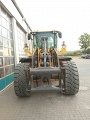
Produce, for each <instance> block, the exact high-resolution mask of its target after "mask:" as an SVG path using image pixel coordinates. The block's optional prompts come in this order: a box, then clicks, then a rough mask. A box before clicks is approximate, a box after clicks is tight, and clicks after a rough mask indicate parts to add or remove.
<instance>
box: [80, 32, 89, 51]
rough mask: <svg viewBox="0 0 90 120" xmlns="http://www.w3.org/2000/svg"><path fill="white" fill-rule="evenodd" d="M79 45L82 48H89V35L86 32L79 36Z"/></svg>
mask: <svg viewBox="0 0 90 120" xmlns="http://www.w3.org/2000/svg"><path fill="white" fill-rule="evenodd" d="M79 46H80V47H81V49H83V50H87V49H88V48H90V35H89V34H87V33H84V34H83V35H81V36H80V37H79Z"/></svg>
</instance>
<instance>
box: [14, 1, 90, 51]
mask: <svg viewBox="0 0 90 120" xmlns="http://www.w3.org/2000/svg"><path fill="white" fill-rule="evenodd" d="M15 1H16V3H17V4H18V6H19V8H20V10H21V11H22V13H23V15H24V16H25V19H26V20H27V22H28V24H29V26H30V27H31V29H32V30H39V31H41V30H45V31H47V30H58V31H61V32H62V39H61V40H60V43H59V44H61V42H62V41H65V43H66V46H67V50H68V51H73V50H79V49H80V46H79V44H78V41H79V40H78V38H79V37H80V35H82V34H84V33H88V34H90V0H15Z"/></svg>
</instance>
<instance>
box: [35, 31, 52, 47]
mask: <svg viewBox="0 0 90 120" xmlns="http://www.w3.org/2000/svg"><path fill="white" fill-rule="evenodd" d="M42 37H47V38H48V39H47V41H46V45H47V48H51V47H54V34H53V33H52V32H41V33H37V34H35V35H34V46H35V47H36V48H38V47H39V48H41V47H42V39H41V38H42Z"/></svg>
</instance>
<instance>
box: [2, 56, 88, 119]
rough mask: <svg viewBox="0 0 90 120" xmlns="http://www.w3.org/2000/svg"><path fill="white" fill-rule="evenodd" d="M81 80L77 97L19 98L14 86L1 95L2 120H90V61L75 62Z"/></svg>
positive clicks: (39, 94)
mask: <svg viewBox="0 0 90 120" xmlns="http://www.w3.org/2000/svg"><path fill="white" fill-rule="evenodd" d="M73 61H75V63H76V64H77V67H78V71H79V78H80V90H79V92H78V93H77V94H76V95H73V96H68V95H67V96H65V95H62V94H61V93H60V92H59V91H57V92H56V91H55V92H34V93H33V94H32V95H31V97H23V98H19V97H17V96H16V95H15V94H14V89H13V83H12V84H11V85H10V86H9V87H8V88H6V89H5V90H3V91H2V92H0V120H90V59H81V58H74V59H73Z"/></svg>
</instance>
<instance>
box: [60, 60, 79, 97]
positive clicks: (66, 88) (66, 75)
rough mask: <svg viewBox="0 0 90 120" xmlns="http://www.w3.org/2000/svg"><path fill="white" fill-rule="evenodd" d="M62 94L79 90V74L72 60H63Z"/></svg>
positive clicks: (71, 93)
mask: <svg viewBox="0 0 90 120" xmlns="http://www.w3.org/2000/svg"><path fill="white" fill-rule="evenodd" d="M63 67H64V68H65V69H63V70H62V71H63V72H62V73H63V79H62V80H63V82H62V83H63V85H62V86H63V91H62V92H63V94H65V95H75V94H76V93H78V91H79V74H78V69H77V66H76V64H75V63H74V62H72V61H64V62H63Z"/></svg>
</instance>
